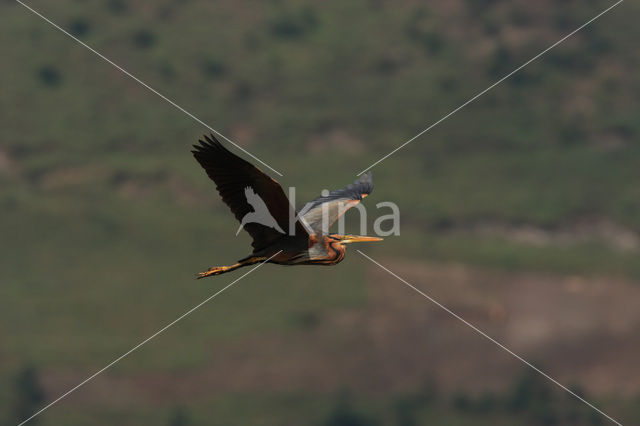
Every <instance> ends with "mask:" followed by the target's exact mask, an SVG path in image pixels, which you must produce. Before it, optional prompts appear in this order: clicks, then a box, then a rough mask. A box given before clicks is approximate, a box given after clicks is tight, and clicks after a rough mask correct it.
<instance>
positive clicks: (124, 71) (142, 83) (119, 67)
mask: <svg viewBox="0 0 640 426" xmlns="http://www.w3.org/2000/svg"><path fill="white" fill-rule="evenodd" d="M16 1H17V2H18V3H20V4H21V5H22V6H24V7H25V8H27V9H28V10H30V11H31V12H33V13H34V14H36V15H37V16H39V17H40V18H42V19H43V20H45V21H47V22H48V23H49V24H51V25H52V26H54V27H55V28H57V29H58V30H60V31H61V32H63V33H64V34H66V35H67V36H69V37H71V38H72V39H73V40H75V41H76V42H78V43H79V44H81V45H82V46H84V47H86V48H87V49H89V50H90V51H92V52H93V53H95V54H96V55H98V56H99V57H101V58H102V59H104V60H105V61H107V62H108V63H110V64H111V65H113V66H114V67H115V68H117V69H119V70H120V71H122V72H123V73H125V74H126V75H128V76H129V77H131V78H132V79H133V80H135V81H137V82H138V83H140V84H141V85H142V86H144V87H145V88H147V89H149V90H150V91H151V92H153V93H155V94H156V95H158V96H159V97H161V98H162V99H164V100H165V101H167V102H169V103H170V104H171V105H173V106H174V107H175V108H177V109H178V110H180V111H182V112H183V113H185V114H186V115H188V116H189V117H191V118H193V119H194V120H195V121H197V122H198V123H200V124H202V125H203V126H204V127H206V128H207V129H209V130H211V131H212V132H214V133H215V134H217V135H218V136H220V137H221V138H223V139H224V140H226V141H227V142H229V143H231V144H233V145H234V146H235V147H236V148H238V149H239V150H241V151H242V152H244V153H245V154H247V155H248V156H250V157H251V158H253V159H254V160H256V161H259V162H260V163H261V164H262V165H264V166H266V167H268V168H269V169H271V171H273V172H274V173H276V174H277V175H279V176H282V173H280V172H279V171H277V170H276V169H274V168H273V167H271V166H270V165H268V164H267V163H265V162H264V161H262V160H261V159H259V158H258V157H256V156H255V155H253V154H252V153H250V152H249V151H247V150H246V149H244V148H243V147H241V146H240V145H238V144H237V143H235V142H234V141H232V140H231V139H229V138H228V137H226V136H225V135H223V134H222V133H220V132H219V131H217V130H216V129H214V128H213V127H211V126H209V125H208V124H207V123H205V122H204V121H202V120H200V119H199V118H198V117H196V116H195V115H193V114H191V113H190V112H189V111H187V110H186V109H184V108H183V107H181V106H180V105H178V104H177V103H175V102H174V101H172V100H171V99H169V98H167V97H166V96H165V95H163V94H162V93H160V92H158V91H157V90H156V89H154V88H153V87H151V86H149V85H148V84H147V83H145V82H144V81H142V80H140V79H139V78H138V77H136V76H135V75H133V74H131V73H130V72H129V71H127V70H126V69H124V68H122V67H121V66H120V65H118V64H116V63H115V62H113V61H112V60H111V59H109V58H107V57H106V56H104V55H103V54H102V53H100V52H98V51H97V50H95V49H94V48H93V47H91V46H89V45H88V44H86V43H85V42H83V41H81V40H80V39H78V38H77V37H75V36H73V35H72V34H71V33H69V32H68V31H66V30H65V29H64V28H62V27H60V26H59V25H58V24H56V23H55V22H53V21H51V20H50V19H49V18H47V17H46V16H44V15H42V14H41V13H40V12H38V11H36V10H34V9H33V8H32V7H30V6H27V5H26V4H24V3H23V2H22V1H20V0H16Z"/></svg>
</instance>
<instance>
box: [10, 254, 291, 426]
mask: <svg viewBox="0 0 640 426" xmlns="http://www.w3.org/2000/svg"><path fill="white" fill-rule="evenodd" d="M281 252H282V250H280V251H279V252H278V253H276V254H274V255H273V256H271V257H270V258H268V259H266V260H265V261H263V262H260V264H258V265H257V266H256V267H254V268H252V269H251V270H250V271H249V272H247V273H245V274H244V275H242V276H240V277H239V278H236V279H235V280H233V281H232V282H231V283H230V284H227V285H226V286H225V287H223V288H222V289H221V290H218V291H217V292H215V293H214V294H212V295H211V296H209V297H207V298H206V299H204V300H203V301H202V302H200V303H198V304H197V305H196V306H194V307H193V308H191V309H189V310H188V311H187V312H185V313H184V314H182V315H180V316H179V317H178V318H176V319H175V320H173V321H171V322H170V323H169V324H167V325H165V326H164V327H162V328H161V329H160V330H158V331H156V332H155V333H153V334H152V335H151V336H149V337H147V338H146V339H144V340H143V341H141V342H140V343H138V344H137V345H135V346H134V347H132V348H131V349H129V350H128V351H127V352H125V353H123V354H122V355H120V356H119V357H118V358H116V359H114V360H113V361H111V362H110V363H109V364H107V365H105V366H104V367H102V368H101V369H100V370H98V371H96V372H95V373H93V374H92V375H91V376H89V377H87V378H86V379H84V380H83V381H82V382H80V383H78V384H77V385H75V386H74V387H72V388H71V389H69V390H68V391H66V392H65V393H63V394H62V395H60V396H59V397H58V398H56V399H54V400H53V401H51V402H50V403H49V404H47V405H45V406H44V407H42V408H41V409H40V410H38V411H37V412H35V413H34V414H32V415H31V417H29V418H28V419H25V420H23V421H22V422H21V423H19V424H18V426H22V425H23V424H25V423H27V422H28V421H29V420H31V419H33V418H34V417H36V416H37V415H39V414H40V413H42V412H43V411H45V410H46V409H48V408H50V407H51V406H52V405H54V404H56V403H57V402H58V401H60V400H61V399H63V398H65V397H67V396H68V395H69V394H71V393H72V392H74V391H75V390H77V389H78V388H80V387H81V386H83V385H85V384H86V383H88V382H89V381H91V380H92V379H94V378H95V377H96V376H98V375H99V374H101V373H103V372H104V371H105V370H107V369H108V368H110V367H112V366H113V365H114V364H116V363H117V362H118V361H120V360H122V359H123V358H124V357H126V356H127V355H129V354H131V353H132V352H133V351H135V350H136V349H138V348H140V347H141V346H142V345H144V344H145V343H147V342H149V341H150V340H151V339H153V338H154V337H156V336H157V335H159V334H160V333H162V332H164V331H165V330H167V329H168V328H169V327H171V326H173V325H174V324H175V323H177V322H178V321H180V320H181V319H183V318H184V317H186V316H188V315H190V314H191V313H193V311H195V310H196V309H198V308H199V307H201V306H202V305H204V304H205V303H207V302H208V301H210V300H211V299H213V298H214V297H216V296H217V295H219V294H220V293H222V292H223V291H225V290H226V289H228V288H229V287H231V286H232V285H234V284H235V283H237V282H238V281H240V280H241V279H243V278H244V277H246V276H247V275H249V274H250V273H252V272H253V271H255V270H256V269H258V268H259V267H261V266H262V265H264V264H265V263H267V262H268V261H270V260H271V259H273V258H274V257H275V256H277V255H278V254H280V253H281Z"/></svg>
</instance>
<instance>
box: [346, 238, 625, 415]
mask: <svg viewBox="0 0 640 426" xmlns="http://www.w3.org/2000/svg"><path fill="white" fill-rule="evenodd" d="M356 251H357V252H358V253H360V254H361V255H362V256H364V257H366V258H367V259H369V260H370V261H371V262H373V263H375V264H376V265H378V266H379V267H380V268H382V269H384V270H385V271H387V272H388V273H389V274H391V275H393V276H394V277H395V278H397V279H398V280H400V281H402V282H403V283H404V284H406V285H407V286H408V287H410V288H411V289H413V290H414V291H416V292H417V293H419V294H420V295H422V296H423V297H424V298H426V299H428V300H429V301H431V302H433V303H434V304H435V305H437V306H438V307H439V308H441V309H443V310H444V311H446V312H447V313H448V314H451V315H452V316H453V317H455V318H456V319H458V320H460V321H462V322H463V323H464V324H465V325H467V326H468V327H470V328H471V329H473V330H474V331H475V332H477V333H478V334H480V335H481V336H483V337H485V338H486V339H488V340H490V341H491V342H493V343H494V344H496V345H497V346H498V347H499V348H500V349H502V350H504V351H505V352H507V353H508V354H510V355H512V356H513V357H515V358H516V359H518V360H519V361H521V362H522V363H523V364H525V365H527V366H529V367H531V368H532V369H533V370H535V371H536V372H537V373H540V374H541V375H542V376H544V377H545V378H547V379H548V380H549V381H551V382H552V383H554V384H556V385H558V386H559V387H561V388H562V389H564V390H565V391H567V392H569V393H570V394H571V395H573V396H574V397H576V398H577V399H579V400H580V401H582V402H584V403H585V404H587V405H588V406H589V407H591V408H593V409H594V410H596V411H597V412H598V413H600V414H602V415H603V416H605V417H606V418H607V419H609V420H611V421H612V422H613V423H615V424H617V425H619V426H622V423H620V422H618V421H617V420H616V419H614V418H613V417H611V416H609V415H608V414H607V413H605V412H604V411H602V410H600V409H599V408H598V407H596V406H594V405H593V404H591V403H590V402H589V401H587V400H586V399H584V398H582V397H581V396H580V395H578V394H576V393H575V392H573V391H572V390H571V389H569V388H567V387H566V386H565V385H563V384H562V383H560V382H559V381H557V380H556V379H554V378H553V377H551V376H549V375H548V374H547V373H545V372H544V371H542V370H540V369H539V368H538V367H536V366H535V365H533V364H531V363H530V362H529V361H527V360H526V359H524V358H522V357H521V356H520V355H518V354H517V353H515V352H513V351H512V350H511V349H509V348H507V347H506V346H505V345H503V344H502V343H500V342H498V341H497V340H496V339H494V338H493V337H491V336H489V335H488V334H487V333H485V332H484V331H482V330H480V329H479V328H478V327H476V326H475V325H473V324H471V323H470V322H469V321H467V320H465V319H464V318H462V317H461V316H460V315H458V314H456V313H455V312H453V311H452V310H451V309H449V308H447V307H446V306H444V305H443V304H442V303H440V302H438V301H437V300H435V299H434V298H433V297H431V296H429V295H428V294H426V293H424V292H423V291H422V290H419V289H418V288H416V287H414V286H413V285H411V284H410V283H409V282H408V281H406V280H405V279H403V278H402V277H400V276H398V275H396V274H395V273H394V272H392V271H391V270H389V269H388V268H386V267H384V266H382V265H381V264H380V263H378V262H377V261H375V260H373V259H372V258H371V257H369V256H367V255H366V254H364V253H363V252H361V251H360V250H358V249H356Z"/></svg>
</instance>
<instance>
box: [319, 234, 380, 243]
mask: <svg viewBox="0 0 640 426" xmlns="http://www.w3.org/2000/svg"><path fill="white" fill-rule="evenodd" d="M331 237H333V238H335V239H336V240H337V241H338V242H339V243H340V244H349V243H364V242H367V241H382V238H378V237H365V236H363V235H340V234H331Z"/></svg>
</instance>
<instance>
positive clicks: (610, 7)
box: [356, 0, 624, 176]
mask: <svg viewBox="0 0 640 426" xmlns="http://www.w3.org/2000/svg"><path fill="white" fill-rule="evenodd" d="M623 1H624V0H618V1H617V2H616V3H614V4H613V5H611V6H609V7H608V8H606V9H605V10H603V11H602V12H600V13H599V14H597V15H596V16H594V17H593V18H591V19H589V20H588V21H587V22H585V23H584V24H582V25H581V26H579V27H578V28H576V29H575V30H573V31H571V32H570V33H569V34H567V35H566V36H564V37H562V38H561V39H560V40H558V41H556V42H555V43H553V44H552V45H551V46H549V47H547V48H546V49H544V50H543V51H542V52H540V53H538V54H537V55H536V56H534V57H533V58H531V59H529V60H528V61H527V62H525V63H524V64H522V65H520V66H519V67H518V68H516V69H515V70H513V71H511V72H510V73H509V74H507V75H505V76H504V77H502V78H501V79H500V80H498V81H496V82H495V83H493V84H492V85H491V86H489V87H487V88H486V89H484V90H483V91H481V92H479V93H478V94H476V95H475V96H474V97H472V98H471V99H469V100H468V101H466V102H465V103H463V104H462V105H460V106H459V107H457V108H456V109H454V110H453V111H451V112H449V113H448V114H447V115H445V116H444V117H442V118H441V119H439V120H438V121H436V122H435V123H433V124H432V125H430V126H429V127H427V128H426V129H424V130H423V131H421V132H420V133H418V134H417V135H415V136H414V137H412V138H411V139H409V140H408V141H406V142H405V143H403V144H402V145H400V146H399V147H397V148H396V149H394V150H393V151H391V152H389V153H388V154H387V155H385V156H384V157H382V158H380V159H379V160H378V161H376V162H375V163H373V164H371V165H370V166H369V167H367V168H366V169H364V170H363V171H361V172H360V173H358V174H357V175H356V176H360V175H361V174H363V173H364V172H366V171H367V170H369V169H371V168H373V167H375V166H376V165H377V164H379V163H380V162H382V161H384V160H386V159H387V158H389V157H390V156H392V155H393V154H395V153H396V152H398V151H400V150H401V149H402V148H404V147H405V146H407V145H408V144H410V143H411V142H413V141H414V140H415V139H417V138H419V137H420V136H422V135H423V134H425V133H426V132H428V131H429V130H431V129H432V128H434V127H435V126H437V125H438V124H440V123H442V122H443V121H444V120H446V119H447V118H449V117H451V116H452V115H453V114H455V113H456V112H458V111H460V110H461V109H462V108H464V107H466V106H467V105H469V104H470V103H471V102H473V101H475V100H476V99H478V98H479V97H480V96H482V95H484V94H485V93H487V92H488V91H489V90H491V89H493V88H494V87H496V86H497V85H498V84H500V83H502V82H503V81H505V80H506V79H507V78H509V77H511V76H512V75H513V74H515V73H517V72H518V71H520V70H521V69H522V68H524V67H526V66H527V65H529V64H530V63H531V62H533V61H535V60H536V59H538V58H539V57H541V56H542V55H544V54H545V53H547V52H548V51H550V50H551V49H553V48H554V47H556V46H557V45H559V44H560V43H562V42H563V41H565V40H566V39H568V38H569V37H571V36H572V35H574V34H575V33H577V32H578V31H580V30H581V29H583V28H584V27H586V26H587V25H589V24H590V23H592V22H593V21H595V20H596V19H598V18H599V17H601V16H602V15H604V14H605V13H607V12H609V11H610V10H611V9H613V8H614V7H616V6H617V5H619V4H620V3H622V2H623Z"/></svg>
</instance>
